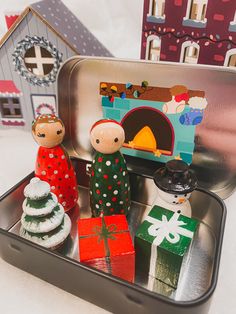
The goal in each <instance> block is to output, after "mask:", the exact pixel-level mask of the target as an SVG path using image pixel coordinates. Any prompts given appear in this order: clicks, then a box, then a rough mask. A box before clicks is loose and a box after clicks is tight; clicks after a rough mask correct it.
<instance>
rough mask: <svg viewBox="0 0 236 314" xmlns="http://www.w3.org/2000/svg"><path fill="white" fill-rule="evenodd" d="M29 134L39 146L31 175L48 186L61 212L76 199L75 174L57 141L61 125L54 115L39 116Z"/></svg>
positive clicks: (61, 137) (61, 134)
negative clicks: (54, 195) (55, 197)
mask: <svg viewBox="0 0 236 314" xmlns="http://www.w3.org/2000/svg"><path fill="white" fill-rule="evenodd" d="M32 134H33V137H34V139H35V141H36V142H37V143H38V144H39V146H40V147H39V150H38V155H37V160H36V168H35V175H36V176H37V177H38V178H40V179H41V180H43V181H47V182H48V183H49V184H50V186H51V191H52V192H53V193H54V194H56V196H57V198H58V201H59V202H60V203H61V204H62V206H63V207H64V209H65V211H68V210H70V209H71V208H73V207H74V206H75V205H76V203H77V200H78V189H77V182H76V176H75V171H74V169H73V166H72V163H71V160H70V159H69V156H68V154H67V152H66V151H65V149H64V148H63V146H62V145H61V142H62V140H63V138H64V135H65V127H64V124H63V122H62V121H61V120H60V119H59V118H58V117H56V116H54V115H46V114H44V115H41V116H39V117H38V118H37V119H36V120H35V121H34V122H33V125H32Z"/></svg>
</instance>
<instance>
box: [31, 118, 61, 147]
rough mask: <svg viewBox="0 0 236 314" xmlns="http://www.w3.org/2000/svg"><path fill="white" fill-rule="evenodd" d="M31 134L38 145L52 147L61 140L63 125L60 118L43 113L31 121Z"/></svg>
mask: <svg viewBox="0 0 236 314" xmlns="http://www.w3.org/2000/svg"><path fill="white" fill-rule="evenodd" d="M32 134H33V137H34V139H35V141H36V142H37V143H38V144H39V145H40V146H43V147H47V148H52V147H55V146H57V145H59V144H61V142H62V141H63V138H64V135H65V127H64V124H63V122H62V121H61V119H59V118H58V117H56V116H55V115H50V114H44V115H41V116H39V117H38V118H37V119H36V120H35V121H34V122H33V124H32Z"/></svg>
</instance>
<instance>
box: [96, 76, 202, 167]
mask: <svg viewBox="0 0 236 314" xmlns="http://www.w3.org/2000/svg"><path fill="white" fill-rule="evenodd" d="M104 86H105V88H104ZM130 86H131V87H130ZM181 88H182V89H183V88H184V90H183V91H184V92H185V91H186V93H182V92H181ZM178 89H180V92H181V93H182V94H179V95H173V93H172V92H173V91H174V90H177V93H176V94H178ZM185 89H186V90H185ZM100 95H101V103H102V109H103V117H104V118H108V119H115V120H116V121H118V122H120V123H121V125H122V126H123V128H124V130H125V136H126V137H125V143H124V145H123V148H122V153H124V154H126V155H130V156H135V157H139V158H144V159H148V160H153V161H160V162H167V161H168V160H171V159H182V160H184V161H185V162H187V163H189V164H190V163H191V162H192V155H193V151H194V137H195V129H196V125H198V124H200V123H201V122H202V119H203V112H204V109H205V108H206V106H207V101H206V99H205V98H204V97H205V93H204V91H192V90H188V89H187V88H186V87H184V86H174V87H169V88H166V87H163V88H162V87H153V86H146V87H142V86H137V85H132V84H131V83H127V84H116V83H111V82H102V83H101V84H100ZM199 100H201V101H202V100H203V101H204V104H203V105H202V104H200V101H199ZM170 106H172V107H174V108H179V109H176V110H170ZM168 107H169V110H167V109H166V108H168ZM178 111H179V112H178Z"/></svg>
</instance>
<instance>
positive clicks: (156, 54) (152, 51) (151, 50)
mask: <svg viewBox="0 0 236 314" xmlns="http://www.w3.org/2000/svg"><path fill="white" fill-rule="evenodd" d="M160 53H161V39H160V37H158V36H155V35H150V36H149V37H148V38H147V48H146V60H151V61H159V60H160Z"/></svg>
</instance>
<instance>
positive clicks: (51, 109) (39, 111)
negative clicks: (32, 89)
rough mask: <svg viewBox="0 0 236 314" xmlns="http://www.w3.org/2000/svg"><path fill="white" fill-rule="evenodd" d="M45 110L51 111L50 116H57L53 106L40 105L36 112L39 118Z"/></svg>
mask: <svg viewBox="0 0 236 314" xmlns="http://www.w3.org/2000/svg"><path fill="white" fill-rule="evenodd" d="M44 108H47V109H49V110H50V111H51V113H50V114H52V115H55V114H56V112H55V109H54V107H53V106H52V105H49V104H44V103H42V104H40V105H39V106H38V107H37V109H36V110H35V112H36V115H37V116H40V115H41V114H42V113H41V110H42V109H44Z"/></svg>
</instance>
